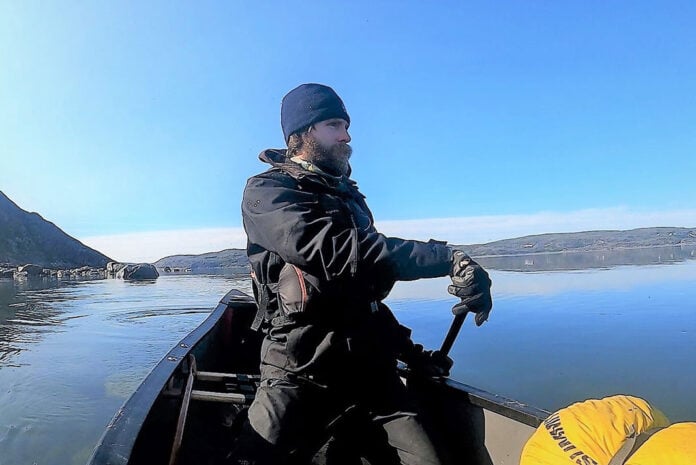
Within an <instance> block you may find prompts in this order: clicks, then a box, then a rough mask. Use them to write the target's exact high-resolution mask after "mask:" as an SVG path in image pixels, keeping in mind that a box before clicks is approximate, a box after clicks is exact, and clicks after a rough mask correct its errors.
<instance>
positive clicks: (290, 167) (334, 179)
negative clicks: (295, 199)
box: [259, 149, 357, 191]
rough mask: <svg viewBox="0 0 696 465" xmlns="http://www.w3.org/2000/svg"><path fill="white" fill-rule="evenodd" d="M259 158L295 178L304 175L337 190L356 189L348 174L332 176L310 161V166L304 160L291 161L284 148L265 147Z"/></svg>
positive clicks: (303, 176)
mask: <svg viewBox="0 0 696 465" xmlns="http://www.w3.org/2000/svg"><path fill="white" fill-rule="evenodd" d="M259 160H261V161H262V162H264V163H268V164H269V165H271V166H272V167H274V168H278V169H281V170H283V171H285V172H287V173H288V174H290V175H291V176H292V177H294V178H297V179H300V178H305V177H306V178H310V179H315V180H318V181H321V183H322V184H325V185H328V186H330V187H332V188H334V189H338V190H339V191H342V190H344V189H345V188H346V187H348V186H350V187H352V188H353V189H356V190H357V185H356V183H355V181H353V180H352V179H350V178H348V176H333V175H331V174H329V173H327V172H325V171H323V170H321V169H319V168H318V167H316V166H314V165H312V164H311V163H309V165H311V168H310V166H308V164H307V163H306V162H305V163H298V162H295V161H292V160H291V159H290V158H288V156H287V150H286V149H266V150H264V151H262V152H261V153H260V154H259Z"/></svg>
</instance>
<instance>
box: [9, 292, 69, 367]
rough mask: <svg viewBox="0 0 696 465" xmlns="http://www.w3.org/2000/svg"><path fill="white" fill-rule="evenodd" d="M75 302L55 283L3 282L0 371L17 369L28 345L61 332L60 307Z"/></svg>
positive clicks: (62, 320)
mask: <svg viewBox="0 0 696 465" xmlns="http://www.w3.org/2000/svg"><path fill="white" fill-rule="evenodd" d="M74 298H75V297H74V295H72V293H71V292H70V288H69V287H67V288H66V287H61V283H60V282H58V281H55V280H43V279H37V280H32V279H24V280H21V281H13V280H0V367H2V366H14V364H13V362H12V360H13V359H14V358H15V357H16V356H17V355H18V354H19V353H21V352H22V351H23V350H24V349H25V348H26V347H27V344H32V343H36V342H38V341H39V340H41V338H42V337H43V336H44V335H45V334H46V333H48V332H52V331H57V330H59V328H60V326H61V325H62V324H63V322H64V319H63V318H61V315H62V313H63V311H62V310H61V304H62V303H64V302H66V301H69V300H71V299H74Z"/></svg>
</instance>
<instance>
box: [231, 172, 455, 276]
mask: <svg viewBox="0 0 696 465" xmlns="http://www.w3.org/2000/svg"><path fill="white" fill-rule="evenodd" d="M242 217H243V219H244V228H245V230H246V232H247V235H248V238H249V242H250V244H257V245H258V246H260V247H263V248H264V249H266V250H269V251H272V252H275V253H277V254H278V255H280V257H281V258H282V259H283V260H284V261H285V262H287V263H290V264H293V265H296V266H298V267H300V268H301V269H303V270H304V271H306V272H308V273H310V274H313V275H315V276H323V277H324V279H326V280H328V281H331V280H336V279H344V278H352V279H358V280H359V281H361V282H370V280H373V279H377V280H378V281H380V282H385V281H397V280H413V279H419V278H429V277H436V276H444V275H446V274H447V273H448V272H449V270H450V266H451V265H450V263H451V252H450V250H449V248H448V247H447V246H446V245H445V244H444V243H442V242H435V241H430V242H421V241H414V240H404V239H399V238H396V237H387V236H385V235H383V234H380V233H378V232H377V231H376V230H375V228H374V226H372V225H371V224H370V225H369V226H367V227H362V228H360V227H357V226H356V224H355V222H354V220H353V218H352V216H351V214H350V213H349V212H348V210H347V209H341V208H330V209H327V208H325V206H323V205H322V203H321V202H320V199H319V194H316V193H313V192H307V191H305V190H303V189H301V188H300V187H299V186H298V185H297V184H296V181H295V180H294V179H292V178H290V177H287V176H258V177H253V178H251V179H250V180H249V181H248V182H247V186H246V188H245V190H244V199H243V202H242Z"/></svg>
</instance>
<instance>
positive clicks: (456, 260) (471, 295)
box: [440, 250, 493, 355]
mask: <svg viewBox="0 0 696 465" xmlns="http://www.w3.org/2000/svg"><path fill="white" fill-rule="evenodd" d="M450 276H451V278H452V284H451V285H450V286H448V287H447V292H449V293H450V294H452V295H454V296H456V297H459V298H460V299H461V300H460V302H457V303H456V304H454V307H452V313H454V320H453V321H452V325H451V326H450V328H449V331H447V335H446V336H445V340H444V341H443V342H442V347H441V348H440V352H441V353H442V354H443V355H447V354H449V351H450V350H451V349H452V346H453V345H454V341H455V340H456V339H457V335H458V334H459V330H460V329H461V327H462V324H464V319H465V318H466V315H467V313H469V312H474V313H476V326H481V325H482V324H483V323H484V322H485V321H486V320H487V319H488V314H489V313H490V311H491V308H492V307H493V300H492V298H491V280H490V278H489V276H488V273H486V270H484V269H483V268H481V266H480V265H479V264H478V263H476V262H475V261H474V260H472V259H471V257H469V256H468V255H467V254H466V253H464V252H462V251H461V250H455V251H454V253H453V257H452V271H451V273H450Z"/></svg>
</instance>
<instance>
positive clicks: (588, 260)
mask: <svg viewBox="0 0 696 465" xmlns="http://www.w3.org/2000/svg"><path fill="white" fill-rule="evenodd" d="M694 258H696V246H694V245H689V246H672V247H650V248H640V249H636V248H634V249H614V250H604V251H596V252H554V253H544V254H529V255H513V256H500V257H481V258H477V259H476V260H477V261H478V262H479V263H480V264H481V265H483V266H484V267H486V268H489V269H493V270H502V271H563V270H587V269H596V268H612V267H615V266H624V265H663V264H667V263H677V262H683V261H685V260H692V259H694Z"/></svg>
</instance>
